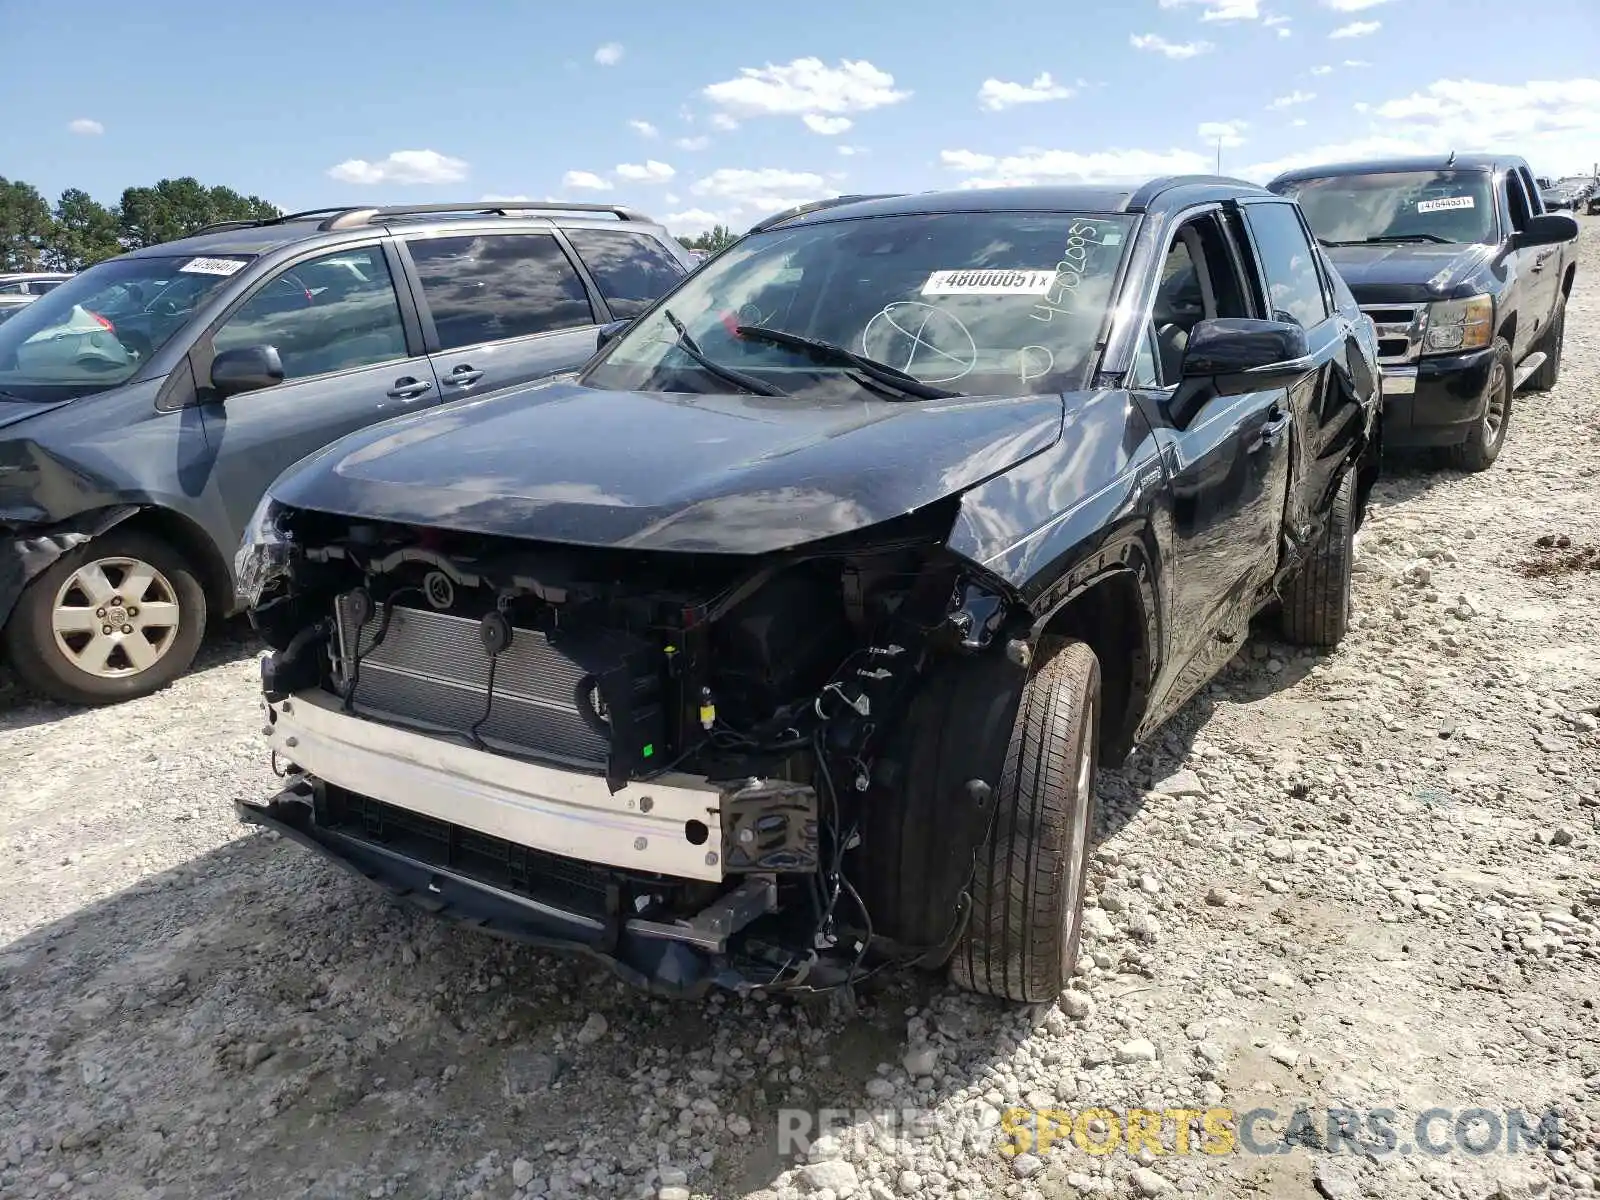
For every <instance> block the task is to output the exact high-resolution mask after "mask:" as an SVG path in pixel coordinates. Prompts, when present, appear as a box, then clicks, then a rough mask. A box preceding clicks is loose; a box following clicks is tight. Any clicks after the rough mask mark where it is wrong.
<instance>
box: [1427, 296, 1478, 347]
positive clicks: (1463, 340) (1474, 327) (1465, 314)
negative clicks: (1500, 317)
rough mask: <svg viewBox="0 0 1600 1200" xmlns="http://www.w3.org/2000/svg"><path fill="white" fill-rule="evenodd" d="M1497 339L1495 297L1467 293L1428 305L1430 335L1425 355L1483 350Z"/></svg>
mask: <svg viewBox="0 0 1600 1200" xmlns="http://www.w3.org/2000/svg"><path fill="white" fill-rule="evenodd" d="M1492 341H1494V300H1493V299H1492V298H1490V297H1488V296H1468V297H1467V298H1466V299H1465V300H1441V301H1440V302H1439V303H1437V304H1430V305H1428V336H1427V338H1426V339H1425V340H1424V342H1423V344H1422V352H1423V353H1424V354H1459V353H1461V352H1462V351H1463V350H1481V349H1482V348H1483V347H1484V346H1487V345H1488V344H1489V343H1490V342H1492Z"/></svg>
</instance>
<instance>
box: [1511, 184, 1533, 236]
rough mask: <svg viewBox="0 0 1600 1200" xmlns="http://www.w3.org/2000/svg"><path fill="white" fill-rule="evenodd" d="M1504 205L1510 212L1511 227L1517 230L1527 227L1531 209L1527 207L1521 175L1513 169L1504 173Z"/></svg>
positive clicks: (1526, 196) (1526, 197)
mask: <svg viewBox="0 0 1600 1200" xmlns="http://www.w3.org/2000/svg"><path fill="white" fill-rule="evenodd" d="M1505 189H1506V207H1507V209H1508V210H1509V211H1510V213H1511V228H1512V229H1515V230H1517V231H1518V232H1520V231H1522V230H1523V229H1526V228H1527V227H1528V217H1529V216H1530V215H1531V211H1532V210H1531V209H1529V207H1528V193H1527V190H1526V189H1525V188H1524V187H1523V186H1522V177H1521V176H1520V175H1518V174H1517V173H1516V172H1515V171H1512V172H1510V173H1509V174H1507V175H1506V182H1505Z"/></svg>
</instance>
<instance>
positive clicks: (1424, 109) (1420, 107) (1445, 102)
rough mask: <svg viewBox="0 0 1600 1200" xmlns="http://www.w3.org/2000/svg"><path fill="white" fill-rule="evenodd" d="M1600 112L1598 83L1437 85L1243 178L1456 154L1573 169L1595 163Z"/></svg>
mask: <svg viewBox="0 0 1600 1200" xmlns="http://www.w3.org/2000/svg"><path fill="white" fill-rule="evenodd" d="M1597 108H1600V78H1591V79H1565V80H1536V81H1531V82H1528V83H1524V84H1497V83H1478V82H1476V81H1474V80H1469V79H1441V80H1437V81H1435V82H1434V83H1431V84H1429V85H1428V86H1427V87H1426V88H1423V89H1422V90H1421V91H1417V92H1412V93H1411V94H1410V95H1407V96H1401V97H1397V98H1395V99H1392V100H1388V101H1386V102H1383V103H1377V104H1370V105H1367V106H1366V107H1365V109H1364V110H1363V111H1365V113H1366V114H1367V116H1368V118H1369V120H1370V122H1371V124H1370V125H1369V127H1368V130H1367V132H1366V133H1365V134H1363V135H1358V136H1356V137H1353V138H1350V139H1347V140H1345V141H1342V142H1337V143H1333V144H1325V145H1313V146H1307V147H1306V148H1304V149H1303V150H1299V151H1296V152H1295V153H1293V154H1290V155H1287V156H1285V157H1283V158H1280V159H1276V160H1274V161H1271V162H1263V163H1256V164H1254V165H1253V166H1251V167H1249V168H1247V169H1246V170H1245V171H1243V172H1241V174H1244V175H1245V176H1246V177H1247V178H1250V179H1261V180H1265V179H1270V178H1272V177H1273V176H1274V175H1276V174H1278V173H1279V172H1280V171H1288V170H1293V169H1295V168H1297V167H1305V166H1312V165H1315V164H1317V163H1328V162H1348V161H1352V160H1357V159H1366V158H1384V157H1390V156H1397V155H1406V154H1422V153H1443V151H1444V150H1445V149H1446V148H1452V147H1453V148H1455V149H1457V150H1460V151H1461V152H1463V153H1466V152H1468V151H1473V150H1483V151H1504V152H1507V153H1513V154H1520V155H1522V156H1524V157H1526V158H1528V159H1529V160H1530V161H1532V162H1533V163H1534V164H1535V166H1536V167H1539V168H1540V169H1546V168H1545V166H1544V164H1548V168H1547V169H1549V170H1551V171H1557V170H1570V169H1572V168H1571V167H1569V166H1568V165H1567V164H1578V165H1582V164H1586V163H1592V162H1594V161H1595V160H1596V159H1600V133H1597V132H1596V130H1595V127H1594V118H1593V114H1594V112H1595V110H1596V109H1597Z"/></svg>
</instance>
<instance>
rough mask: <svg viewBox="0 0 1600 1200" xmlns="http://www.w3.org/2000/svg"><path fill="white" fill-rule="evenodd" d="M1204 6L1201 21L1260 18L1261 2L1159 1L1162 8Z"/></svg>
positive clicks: (1238, 0) (1255, 0)
mask: <svg viewBox="0 0 1600 1200" xmlns="http://www.w3.org/2000/svg"><path fill="white" fill-rule="evenodd" d="M1196 4H1204V5H1206V6H1207V7H1206V10H1205V12H1203V13H1201V14H1200V19H1201V20H1202V21H1254V20H1256V19H1257V18H1258V17H1260V16H1261V0H1161V7H1162V8H1184V7H1187V6H1190V5H1196Z"/></svg>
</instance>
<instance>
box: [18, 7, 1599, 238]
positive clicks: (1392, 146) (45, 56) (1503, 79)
mask: <svg viewBox="0 0 1600 1200" xmlns="http://www.w3.org/2000/svg"><path fill="white" fill-rule="evenodd" d="M1513 7H1514V6H1508V5H1507V4H1505V3H1504V0H1056V2H1055V3H1054V4H1049V3H1026V4H1024V3H1013V2H1011V0H988V2H986V3H972V2H971V0H964V2H957V0H921V2H920V3H917V4H911V5H905V4H895V5H889V4H885V3H881V2H874V0H855V2H854V3H849V2H839V0H814V2H813V3H810V4H805V5H773V4H760V3H750V2H745V3H721V2H718V3H709V2H701V3H695V2H693V0H681V2H680V3H675V4H664V3H660V2H653V3H648V4H646V3H637V2H635V0H612V2H611V3H609V4H605V5H595V6H591V7H589V8H588V10H587V12H586V13H585V12H581V11H580V10H579V6H577V5H560V6H557V5H553V4H550V5H546V4H538V3H533V2H531V0H530V2H524V3H511V2H510V0H501V2H490V0H458V2H457V3H455V4H452V5H448V6H447V5H444V4H427V3H422V2H420V0H388V2H387V3H385V4H383V5H381V6H380V5H376V4H372V3H356V2H355V0H349V2H340V0H321V2H319V3H309V2H307V0H275V2H274V3H269V4H250V5H220V4H216V3H215V2H214V0H213V2H210V3H205V4H199V3H192V2H190V0H164V2H163V3H161V4H160V5H153V6H149V7H147V8H145V9H141V10H138V11H135V10H134V9H130V8H129V6H128V5H126V4H116V5H112V4H105V3H101V2H100V0H74V2H73V3H71V4H63V3H61V2H60V0H0V47H4V48H5V52H4V56H3V57H4V59H5V61H6V64H7V68H6V75H7V95H8V97H9V98H10V103H8V105H7V111H6V115H5V117H4V120H3V122H0V175H5V176H7V177H9V178H14V179H17V178H20V179H25V180H27V181H29V182H31V183H33V184H34V185H35V186H37V187H39V188H40V189H41V190H42V191H44V192H45V193H46V194H47V195H50V196H52V197H54V196H56V195H58V194H59V193H60V191H61V190H62V189H63V188H66V187H82V188H84V189H86V190H87V191H89V192H90V193H91V194H92V195H94V196H96V197H97V198H99V199H101V200H103V201H106V202H114V201H115V200H116V199H117V197H118V196H119V195H120V193H121V191H122V189H123V188H124V187H127V186H130V185H134V184H142V183H150V182H154V181H155V180H156V179H158V178H161V177H162V176H173V175H195V176H197V177H198V178H200V179H201V180H202V181H203V182H205V183H208V184H213V183H224V184H227V185H229V186H231V187H234V188H237V189H238V190H240V191H243V192H253V193H256V194H258V195H261V196H263V197H265V198H266V199H268V200H270V201H272V202H274V203H276V204H279V205H281V206H283V207H285V208H308V207H314V206H321V205H328V204H338V203H343V202H346V201H348V202H351V203H371V202H384V201H387V202H394V203H398V202H406V201H412V202H422V201H429V200H455V199H467V200H477V199H479V198H480V197H485V196H496V197H513V196H514V197H526V198H531V199H546V198H556V197H559V198H563V199H583V200H605V201H616V202H619V203H628V204H632V205H635V206H637V207H640V208H643V209H644V210H645V211H647V212H649V213H651V214H653V215H657V216H660V217H664V218H667V219H668V220H669V223H670V224H672V225H673V226H674V228H676V229H677V230H678V231H679V232H694V231H695V230H697V229H699V228H701V227H703V226H705V225H706V224H709V223H710V222H711V221H715V220H722V221H726V222H728V223H729V224H731V225H733V226H734V227H735V228H743V227H744V226H747V225H749V224H750V223H751V222H753V221H754V220H756V219H758V218H759V217H761V216H762V215H765V214H766V213H767V212H769V211H772V210H773V209H776V208H780V207H784V206H786V205H788V204H790V203H796V202H799V201H801V200H806V199H813V198H816V197H817V196H821V195H828V194H837V193H839V192H848V191H890V190H893V191H910V190H926V189H930V188H940V187H958V186H974V185H979V184H982V183H1019V182H1069V181H1073V180H1076V179H1079V178H1083V177H1104V178H1115V179H1129V178H1134V177H1140V176H1146V177H1147V176H1150V175H1154V174H1163V173H1169V172H1174V171H1194V170H1209V169H1211V166H1212V165H1213V162H1214V156H1215V153H1216V148H1217V142H1218V140H1219V138H1220V140H1221V141H1222V143H1223V168H1224V170H1225V171H1227V172H1229V173H1233V174H1243V175H1246V176H1247V177H1253V178H1265V177H1267V176H1268V175H1270V174H1271V173H1273V172H1275V171H1276V170H1277V169H1280V168H1281V167H1283V166H1286V165H1291V164H1293V165H1298V164H1300V163H1303V162H1314V161H1318V160H1326V159H1329V158H1341V157H1349V156H1354V155H1365V154H1384V153H1393V152H1402V151H1406V150H1411V149H1431V148H1440V149H1443V148H1450V147H1454V148H1456V149H1459V150H1469V149H1500V148H1504V149H1511V150H1517V151H1520V152H1522V153H1524V154H1525V155H1526V156H1527V157H1528V158H1529V159H1530V161H1532V162H1533V164H1534V166H1535V168H1536V169H1537V170H1538V171H1539V172H1540V173H1548V174H1562V173H1572V172H1575V171H1577V170H1579V169H1580V168H1582V167H1584V166H1587V165H1591V164H1593V163H1594V162H1595V161H1596V160H1597V159H1600V0H1542V2H1541V3H1540V4H1539V5H1538V6H1537V7H1534V8H1529V9H1527V10H1525V15H1517V16H1508V15H1507V14H1508V13H1510V12H1512V11H1513ZM157 12H159V14H160V15H159V17H157V16H156V15H154V14H155V13H157ZM866 14H871V15H870V16H869V15H866Z"/></svg>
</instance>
